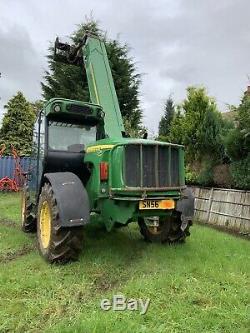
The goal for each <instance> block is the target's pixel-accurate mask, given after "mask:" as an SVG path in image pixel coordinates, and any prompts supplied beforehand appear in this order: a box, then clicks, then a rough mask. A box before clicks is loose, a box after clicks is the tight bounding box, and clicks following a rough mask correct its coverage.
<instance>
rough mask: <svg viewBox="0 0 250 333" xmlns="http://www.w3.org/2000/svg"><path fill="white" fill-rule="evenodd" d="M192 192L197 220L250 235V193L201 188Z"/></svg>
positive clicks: (196, 188)
mask: <svg viewBox="0 0 250 333" xmlns="http://www.w3.org/2000/svg"><path fill="white" fill-rule="evenodd" d="M192 191H193V193H194V196H195V217H196V219H197V220H199V221H200V222H203V223H207V224H212V225H216V226H220V227H225V228H228V229H230V230H233V231H236V232H239V233H241V234H244V235H250V191H240V190H233V189H222V188H200V187H192Z"/></svg>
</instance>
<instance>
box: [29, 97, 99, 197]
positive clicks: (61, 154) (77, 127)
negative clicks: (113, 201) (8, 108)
mask: <svg viewBox="0 0 250 333" xmlns="http://www.w3.org/2000/svg"><path fill="white" fill-rule="evenodd" d="M104 137H105V132H104V112H103V110H102V108H101V107H100V106H99V105H95V104H90V103H84V102H80V101H74V100H68V99H62V98H53V99H51V100H49V101H48V102H47V103H46V104H45V106H44V108H43V110H42V111H41V112H40V113H39V115H38V118H37V121H36V123H35V130H34V135H33V161H34V163H33V167H32V176H33V177H32V183H33V185H34V186H35V188H34V190H35V192H36V193H39V187H40V186H41V182H40V180H41V179H42V177H43V175H44V174H45V173H50V172H66V171H67V172H73V173H74V174H76V175H77V176H78V177H79V178H80V179H81V181H82V182H83V184H85V183H86V182H87V180H88V177H89V172H88V169H87V167H86V166H85V164H84V156H85V151H86V147H87V145H88V144H90V143H93V142H96V141H97V140H99V139H103V138H104ZM37 161H38V163H36V162H37ZM39 161H40V163H39ZM34 164H35V165H34Z"/></svg>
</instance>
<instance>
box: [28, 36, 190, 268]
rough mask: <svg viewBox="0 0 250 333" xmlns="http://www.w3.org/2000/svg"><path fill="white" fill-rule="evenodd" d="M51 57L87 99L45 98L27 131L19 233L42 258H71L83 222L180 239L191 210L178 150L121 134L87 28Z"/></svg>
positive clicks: (106, 74) (108, 81)
mask: <svg viewBox="0 0 250 333" xmlns="http://www.w3.org/2000/svg"><path fill="white" fill-rule="evenodd" d="M54 53H55V54H54V58H55V60H56V61H61V62H64V63H67V64H72V65H76V66H82V67H84V68H85V70H86V75H87V81H88V87H89V93H90V100H91V102H90V103H85V102H82V101H75V100H69V99H63V98H53V99H51V100H49V101H48V102H47V103H46V104H45V106H44V107H43V109H42V110H41V111H40V112H39V114H38V116H37V120H36V122H35V126H34V132H33V153H32V157H31V167H30V171H29V173H28V174H27V176H26V184H25V186H24V188H23V192H22V230H23V231H24V232H34V231H36V232H37V238H38V248H39V251H40V253H41V255H42V256H43V257H44V258H45V259H46V260H47V261H48V262H51V263H52V262H58V263H65V262H68V261H70V260H76V259H77V258H78V256H79V254H80V252H81V250H82V248H83V231H84V226H85V225H86V224H88V223H92V221H94V220H95V221H96V220H98V221H100V223H103V224H104V225H105V227H106V229H107V231H110V230H112V229H113V228H116V227H120V226H126V225H128V223H130V222H138V225H139V230H140V232H141V234H142V236H143V237H144V238H145V240H147V241H150V242H154V241H157V242H160V243H171V242H177V241H178V242H179V241H184V240H185V238H186V237H187V236H189V227H190V225H191V224H192V218H193V214H194V198H193V195H192V193H191V191H190V190H189V189H188V188H187V187H186V185H185V175H184V147H183V146H181V145H176V144H171V143H163V142H158V141H154V140H147V139H134V138H129V137H127V135H126V133H125V130H124V125H123V120H122V116H121V112H120V108H119V103H118V99H117V95H116V91H115V86H114V82H113V78H112V74H111V69H110V66H109V61H108V57H107V53H106V49H105V44H104V42H103V41H102V40H101V39H100V38H98V37H97V36H95V35H93V34H90V33H86V35H85V36H84V37H83V38H82V40H81V41H80V42H79V44H78V45H77V46H70V45H69V44H65V43H61V42H60V41H59V40H58V38H57V39H56V42H55V51H54Z"/></svg>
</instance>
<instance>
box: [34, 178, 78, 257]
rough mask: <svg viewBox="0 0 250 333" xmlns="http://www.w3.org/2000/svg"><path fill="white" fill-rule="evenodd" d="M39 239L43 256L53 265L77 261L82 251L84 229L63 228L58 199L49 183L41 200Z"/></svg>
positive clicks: (39, 205) (43, 190)
mask: <svg viewBox="0 0 250 333" xmlns="http://www.w3.org/2000/svg"><path fill="white" fill-rule="evenodd" d="M37 237H38V247H39V251H40V253H41V255H42V256H43V257H44V258H45V259H46V260H47V261H49V262H51V263H53V262H58V263H66V262H68V261H71V260H77V259H78V257H79V254H80V252H81V250H82V245H83V227H72V228H65V227H61V225H60V216H59V211H58V207H57V203H56V199H55V196H54V193H53V190H52V187H51V185H50V184H47V183H46V184H45V185H44V186H43V188H42V191H41V194H40V198H39V204H38V218H37Z"/></svg>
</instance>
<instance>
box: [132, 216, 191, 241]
mask: <svg viewBox="0 0 250 333" xmlns="http://www.w3.org/2000/svg"><path fill="white" fill-rule="evenodd" d="M138 224H139V228H140V232H141V234H142V236H143V237H144V239H145V240H146V241H149V242H161V243H166V242H168V243H174V242H182V241H185V238H186V237H187V236H189V235H190V232H189V227H190V225H191V221H190V222H188V223H187V225H186V226H185V228H183V224H182V221H181V218H180V215H178V216H165V217H153V218H139V220H138ZM183 229H184V230H183Z"/></svg>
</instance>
